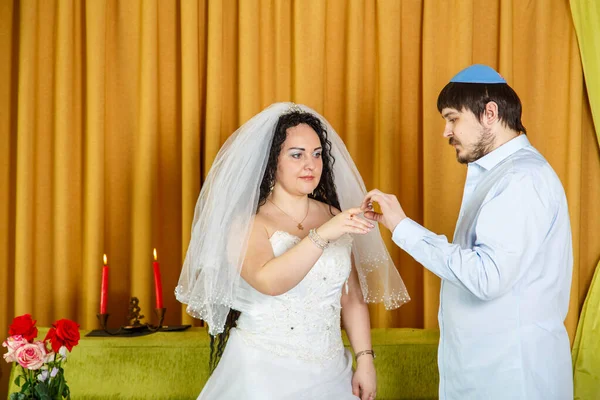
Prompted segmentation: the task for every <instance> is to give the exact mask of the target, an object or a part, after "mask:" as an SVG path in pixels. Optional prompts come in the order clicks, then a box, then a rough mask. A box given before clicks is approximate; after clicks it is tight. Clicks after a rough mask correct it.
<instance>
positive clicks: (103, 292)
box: [100, 254, 108, 314]
mask: <svg viewBox="0 0 600 400" xmlns="http://www.w3.org/2000/svg"><path fill="white" fill-rule="evenodd" d="M107 302H108V261H107V260H106V254H105V255H104V266H103V267H102V287H101V288H100V314H106V303H107Z"/></svg>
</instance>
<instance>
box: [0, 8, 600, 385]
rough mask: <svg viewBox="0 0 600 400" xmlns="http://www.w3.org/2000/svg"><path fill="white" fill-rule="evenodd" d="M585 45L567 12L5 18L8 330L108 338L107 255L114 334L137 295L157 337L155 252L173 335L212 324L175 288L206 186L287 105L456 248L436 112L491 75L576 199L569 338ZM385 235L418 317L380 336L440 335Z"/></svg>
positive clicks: (578, 267)
mask: <svg viewBox="0 0 600 400" xmlns="http://www.w3.org/2000/svg"><path fill="white" fill-rule="evenodd" d="M574 3H575V1H572V2H571V6H572V7H573V4H574ZM579 3H581V4H584V3H586V2H585V1H581V2H579ZM587 3H589V4H591V3H593V2H587ZM586 13H587V11H586ZM586 13H584V14H585V15H586V18H588V17H587V15H588V14H586ZM575 14H576V13H575V12H573V16H574V18H575ZM449 16H451V18H449ZM575 19H576V18H575ZM575 26H576V27H577V23H576V24H575ZM596 26H597V25H596ZM586 32H587V33H585V32H584V33H583V35H584V37H585V38H588V39H587V40H588V42H583V43H584V44H585V43H594V42H593V40H597V37H596V38H592V39H589V37H590V36H593V35H594V31H593V30H591V31H589V30H588V31H586ZM577 33H578V35H576V29H575V28H574V27H573V22H572V20H571V10H570V9H569V4H568V3H567V2H565V1H564V0H552V1H551V6H548V3H547V2H541V1H529V2H516V1H500V0H494V1H487V0H472V1H459V0H452V1H448V2H431V1H425V0H411V1H402V2H399V1H395V0H378V1H364V0H350V1H345V0H329V1H321V0H306V1H297V0H296V1H293V0H248V1H235V0H224V1H208V0H203V1H202V0H200V1H188V0H174V1H157V0H131V1H126V2H123V1H118V0H37V1H35V0H33V1H27V2H23V1H17V0H12V1H11V0H7V1H3V2H0V53H1V54H2V55H3V56H4V58H5V59H6V60H7V61H8V62H5V63H1V65H0V110H1V111H2V112H0V226H1V227H2V229H0V332H6V331H7V327H8V324H9V323H10V321H11V319H12V318H13V317H14V316H15V315H19V314H22V313H26V312H27V313H31V314H32V315H33V316H34V318H35V319H37V320H38V324H39V325H41V326H43V325H49V324H50V323H52V322H53V321H54V320H56V319H58V318H71V319H75V320H77V321H78V322H79V323H80V324H81V326H82V328H85V329H93V328H96V327H97V326H98V322H97V320H96V315H95V314H96V313H97V312H98V308H99V298H100V295H99V292H100V288H99V284H100V274H101V266H102V254H104V253H106V254H107V256H108V261H109V265H110V282H109V283H110V286H109V303H108V309H109V313H110V314H111V316H110V319H109V325H110V326H118V325H121V324H123V323H125V322H126V316H127V313H128V301H129V298H130V297H131V296H137V297H138V298H139V299H140V306H141V308H142V314H144V315H145V316H146V320H155V317H154V315H153V308H154V291H153V279H152V270H151V268H152V267H151V261H152V249H153V248H156V249H157V252H158V258H159V262H160V265H161V272H162V277H163V290H164V299H165V300H164V301H165V307H166V308H167V314H166V323H168V324H180V323H192V322H194V323H197V321H192V319H191V318H189V317H187V316H186V315H185V312H184V309H183V308H182V306H181V305H180V304H179V303H177V301H176V300H175V297H174V295H173V289H174V287H175V286H176V284H177V280H178V277H179V272H180V268H181V265H182V261H183V258H184V256H185V252H186V250H187V244H188V241H189V237H190V228H191V222H192V219H193V213H194V206H195V202H196V199H197V196H198V193H199V191H200V187H201V184H202V181H203V179H204V177H205V176H206V174H207V173H208V170H209V168H210V165H211V164H212V161H213V159H214V157H215V155H216V153H217V151H218V149H219V148H220V146H221V144H222V143H223V142H224V141H225V140H226V139H227V137H228V136H229V135H230V134H231V133H233V132H234V131H235V129H236V128H237V127H239V126H240V125H241V124H242V123H243V122H245V121H246V120H247V119H248V118H250V117H251V116H253V115H254V114H256V113H257V112H259V111H260V110H262V109H263V108H264V107H266V106H268V105H269V104H271V103H273V102H276V101H295V102H299V103H305V104H307V105H308V106H310V107H313V108H315V109H316V110H317V111H319V112H321V113H322V114H324V115H325V116H326V117H327V118H328V120H329V121H330V122H331V123H332V125H333V126H334V127H335V128H336V130H337V131H338V132H339V133H340V135H341V136H342V138H343V139H344V141H345V143H346V145H347V147H348V149H349V151H350V153H351V154H352V156H353V157H354V159H355V162H356V164H357V166H358V169H359V170H360V171H361V173H362V175H363V177H364V180H365V182H366V184H367V186H368V187H369V188H375V187H377V188H379V189H381V190H384V191H387V192H392V193H395V194H397V195H398V197H399V199H400V201H401V203H402V205H403V207H404V209H405V211H406V212H407V214H408V215H409V216H410V217H411V218H413V219H415V220H417V221H419V222H421V223H424V224H425V226H426V227H428V228H429V229H431V230H433V231H435V232H437V233H441V234H445V235H446V236H448V237H449V238H451V237H452V234H453V229H454V225H455V222H456V217H457V215H458V209H459V206H460V201H461V196H462V188H463V183H464V179H465V172H466V171H465V168H464V166H462V165H459V164H458V163H457V162H456V160H455V156H454V153H453V152H452V150H451V149H450V148H449V147H448V145H447V141H446V140H444V139H443V137H442V131H443V120H442V119H441V117H440V116H439V113H438V112H437V108H436V99H437V95H438V93H439V91H440V90H441V89H442V87H443V86H444V85H445V84H446V83H447V82H448V80H449V79H450V78H451V77H452V76H453V75H454V74H455V73H456V72H457V71H458V70H460V69H462V68H463V67H465V66H467V65H468V64H471V63H486V64H489V65H491V66H493V67H495V68H497V69H498V70H499V71H500V73H501V74H502V75H503V76H504V77H505V78H506V79H507V80H508V81H509V82H510V84H511V86H513V87H514V88H515V90H516V91H517V92H518V93H519V95H520V96H521V100H522V101H523V104H524V116H523V119H524V124H525V126H526V127H527V129H528V132H529V134H528V135H529V137H530V140H531V141H532V143H533V144H534V145H535V146H536V147H537V148H538V149H539V150H540V151H541V152H542V154H544V156H545V157H546V158H547V159H548V160H549V162H550V163H551V164H552V166H553V167H554V169H555V170H556V172H557V174H558V175H559V177H560V179H561V181H562V182H563V184H564V186H565V191H566V193H567V197H568V202H569V207H570V212H571V221H572V226H573V238H574V242H573V244H574V249H575V265H574V279H573V287H572V296H571V305H570V312H569V315H568V318H567V321H566V325H567V328H568V331H569V334H570V335H571V337H572V338H573V336H574V334H575V330H576V326H577V322H578V318H579V310H580V309H581V307H582V304H583V301H584V299H585V296H586V294H587V290H588V287H589V285H590V282H591V281H592V275H593V271H594V267H595V265H596V264H597V262H598V254H600V213H597V210H596V208H597V204H599V203H600V155H599V152H598V145H597V140H596V132H595V131H594V127H593V122H592V113H593V112H595V111H597V109H598V107H591V108H590V104H592V105H593V104H595V102H597V101H598V100H597V99H596V97H597V94H598V90H595V91H594V92H592V91H591V89H590V87H591V86H590V82H591V83H593V79H594V77H592V78H591V79H590V78H589V77H588V76H586V81H585V84H586V85H587V91H588V93H587V96H589V101H588V97H586V92H585V90H584V79H583V72H584V71H587V70H588V69H587V68H588V67H586V65H587V64H586V63H587V60H588V59H589V57H588V56H586V53H585V52H584V51H583V48H584V46H582V38H581V35H582V33H581V32H579V29H578V32H577ZM596 36H597V35H596ZM577 39H579V47H578V45H577ZM589 40H591V42H590V41H589ZM594 46H595V45H594ZM595 47H598V46H595ZM595 47H592V48H595ZM580 48H581V49H582V55H581V56H580V54H579V50H580ZM582 60H583V65H584V67H583V70H582V67H581V65H582ZM593 65H594V64H592V67H591V68H592V70H593V68H596V70H597V66H596V67H594V66H593ZM595 65H597V64H595ZM588 75H589V73H588ZM596 79H597V77H596ZM596 85H597V83H596ZM594 93H595V94H594ZM594 99H596V100H594ZM383 235H384V239H385V240H386V243H387V244H388V247H389V249H390V252H391V254H392V257H393V258H394V260H395V261H396V265H397V266H398V268H399V270H400V273H401V275H402V277H403V279H404V280H405V282H406V285H407V288H408V290H409V292H410V294H411V297H412V299H413V300H412V301H411V302H410V303H408V304H407V305H405V306H403V307H402V308H400V309H399V310H396V311H393V312H387V311H385V310H384V309H383V308H381V307H379V306H372V307H371V314H372V323H373V326H374V327H415V328H422V327H426V328H435V327H437V308H438V302H439V279H438V278H437V277H435V276H434V275H432V274H430V273H428V272H427V271H425V270H424V269H423V268H422V267H421V266H420V265H419V264H417V263H416V262H415V261H414V260H412V259H411V258H410V257H409V256H408V255H406V254H405V253H403V252H402V251H401V250H400V249H398V248H397V247H396V246H395V245H393V243H392V242H391V240H390V234H389V233H387V232H385V233H384V234H383ZM596 286H598V285H595V287H596ZM586 315H587V316H589V315H590V313H589V312H587V313H586ZM586 318H588V317H586ZM3 368H5V366H4V367H3ZM3 376H6V375H3ZM3 379H4V378H3ZM2 384H3V385H5V384H6V382H5V381H3V382H2ZM3 387H5V386H3Z"/></svg>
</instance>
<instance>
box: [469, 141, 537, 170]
mask: <svg viewBox="0 0 600 400" xmlns="http://www.w3.org/2000/svg"><path fill="white" fill-rule="evenodd" d="M527 146H531V144H530V143H529V139H527V135H524V134H521V135H519V136H517V137H515V138H514V139H511V140H509V141H508V142H506V143H504V144H503V145H502V146H500V147H498V148H497V149H495V150H493V151H491V152H489V153H488V154H486V155H485V156H483V157H481V158H480V159H479V160H476V161H473V164H477V165H479V166H480V167H482V168H483V169H485V170H487V171H489V170H490V169H492V168H494V167H495V166H496V165H498V164H499V163H500V162H501V161H503V160H505V159H506V158H508V157H509V156H511V155H512V154H514V153H516V152H517V151H519V150H521V149H522V148H524V147H527Z"/></svg>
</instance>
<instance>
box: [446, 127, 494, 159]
mask: <svg viewBox="0 0 600 400" xmlns="http://www.w3.org/2000/svg"><path fill="white" fill-rule="evenodd" d="M448 143H450V145H451V146H453V145H456V144H457V145H460V146H461V147H462V148H463V154H460V152H459V150H458V149H456V160H457V161H458V162H459V163H461V164H468V163H472V162H473V161H477V160H479V159H480V158H481V157H483V156H485V155H486V154H487V153H489V152H490V151H492V145H493V143H494V136H493V135H492V134H491V132H490V130H489V129H487V130H486V129H482V130H481V135H480V136H479V140H477V142H475V144H473V145H472V146H471V148H470V149H467V148H465V147H464V146H463V145H462V143H461V142H460V141H458V140H457V139H456V138H454V137H451V138H450V139H449V140H448Z"/></svg>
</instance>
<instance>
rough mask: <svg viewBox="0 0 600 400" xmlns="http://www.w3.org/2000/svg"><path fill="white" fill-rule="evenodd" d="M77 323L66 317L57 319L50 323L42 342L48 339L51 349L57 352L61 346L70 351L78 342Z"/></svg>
mask: <svg viewBox="0 0 600 400" xmlns="http://www.w3.org/2000/svg"><path fill="white" fill-rule="evenodd" d="M79 338H80V336H79V324H77V323H76V322H73V321H71V320H68V319H59V320H58V321H56V322H55V323H53V324H52V328H50V330H49V331H48V334H47V335H46V338H45V339H44V342H47V341H50V344H51V345H52V350H53V351H54V352H55V353H57V352H58V350H59V349H60V348H61V346H65V347H66V348H67V350H69V351H71V350H72V349H73V347H75V346H77V344H78V343H79Z"/></svg>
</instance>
